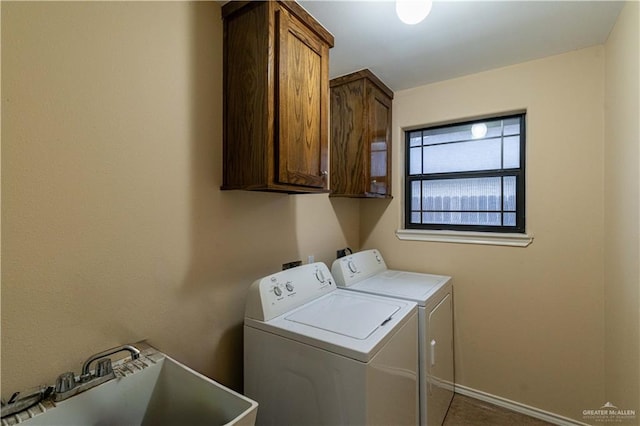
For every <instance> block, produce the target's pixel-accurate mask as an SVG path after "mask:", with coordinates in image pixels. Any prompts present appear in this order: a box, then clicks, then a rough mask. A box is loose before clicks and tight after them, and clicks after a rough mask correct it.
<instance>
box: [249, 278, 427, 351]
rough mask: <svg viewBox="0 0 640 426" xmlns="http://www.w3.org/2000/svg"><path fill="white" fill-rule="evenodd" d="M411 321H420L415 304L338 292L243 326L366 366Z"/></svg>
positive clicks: (361, 294) (358, 293)
mask: <svg viewBox="0 0 640 426" xmlns="http://www.w3.org/2000/svg"><path fill="white" fill-rule="evenodd" d="M409 321H416V322H417V305H416V303H415V302H411V301H408V300H400V299H392V298H388V297H383V296H379V295H373V294H366V293H361V292H355V291H350V290H343V289H336V290H334V291H332V292H331V293H329V294H326V295H324V296H321V297H319V298H317V299H315V300H313V301H311V302H308V303H306V304H304V305H302V306H300V307H299V308H296V309H294V310H291V311H289V312H287V313H284V314H282V315H280V316H278V317H276V318H273V319H271V320H268V321H260V320H257V319H255V318H248V317H245V319H244V324H245V327H252V328H256V329H259V330H263V331H265V332H268V333H271V334H274V335H278V336H281V337H284V338H287V339H290V340H294V341H298V342H301V343H303V344H307V345H310V346H314V347H316V348H319V349H322V350H326V351H329V352H333V353H336V354H339V355H342V356H345V357H348V358H352V359H355V360H357V361H361V362H365V363H366V362H369V361H370V360H371V359H373V357H374V356H375V355H376V354H377V353H378V351H379V350H380V349H381V348H382V347H384V346H385V344H387V342H389V341H391V340H392V339H393V336H394V335H395V334H396V333H397V331H398V330H400V328H402V327H403V326H404V325H405V324H407V323H408V322H409Z"/></svg>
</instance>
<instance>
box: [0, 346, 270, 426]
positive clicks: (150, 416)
mask: <svg viewBox="0 0 640 426" xmlns="http://www.w3.org/2000/svg"><path fill="white" fill-rule="evenodd" d="M136 346H139V344H137V345H136ZM113 369H114V371H115V373H116V378H115V379H112V380H110V381H108V382H106V383H103V384H101V385H98V386H96V387H94V388H92V389H89V390H87V391H84V392H82V393H79V394H77V395H75V396H73V397H71V398H69V399H66V400H64V401H61V402H53V401H51V400H47V401H44V402H43V403H40V404H38V405H36V406H34V407H32V408H31V409H29V410H27V411H23V412H21V413H18V414H16V415H13V416H10V417H5V418H3V419H2V425H3V426H6V425H13V424H18V423H20V424H23V423H24V424H28V425H46V426H54V425H65V426H66V425H95V426H98V425H100V426H107V425H113V426H126V425H154V426H155V425H212V426H218V425H238V426H241V425H242V426H244V425H254V424H255V419H256V412H257V408H258V404H257V403H256V402H255V401H252V400H250V399H249V398H247V397H245V396H243V395H240V394H239V393H237V392H234V391H233V390H231V389H228V388H226V387H225V386H223V385H221V384H219V383H217V382H215V381H213V380H211V379H209V378H207V377H205V376H203V375H202V374H199V373H198V372H196V371H194V370H192V369H190V368H188V367H187V366H185V365H183V364H181V363H179V362H178V361H176V360H174V359H172V358H170V357H168V356H167V355H165V354H163V353H161V352H158V351H157V350H155V349H154V348H151V347H149V346H147V347H146V349H143V350H142V352H141V355H140V358H139V359H138V360H135V361H133V360H129V361H126V362H125V361H121V362H118V363H115V364H114V367H113Z"/></svg>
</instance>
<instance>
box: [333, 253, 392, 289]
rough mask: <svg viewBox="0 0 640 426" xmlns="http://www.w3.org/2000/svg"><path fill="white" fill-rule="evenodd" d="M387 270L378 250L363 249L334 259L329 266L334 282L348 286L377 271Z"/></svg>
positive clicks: (341, 285)
mask: <svg viewBox="0 0 640 426" xmlns="http://www.w3.org/2000/svg"><path fill="white" fill-rule="evenodd" d="M386 270H387V265H386V264H385V263H384V259H383V258H382V255H381V254H380V252H379V251H378V250H375V249H374V250H365V251H360V252H358V253H353V254H351V255H349V256H345V257H341V258H340V259H336V260H335V261H334V262H333V265H332V266H331V273H332V274H333V276H334V278H335V280H336V283H337V284H338V286H340V287H349V286H352V285H353V284H355V283H357V282H359V281H362V280H364V279H367V278H369V277H371V276H373V275H375V274H377V273H380V272H383V271H386Z"/></svg>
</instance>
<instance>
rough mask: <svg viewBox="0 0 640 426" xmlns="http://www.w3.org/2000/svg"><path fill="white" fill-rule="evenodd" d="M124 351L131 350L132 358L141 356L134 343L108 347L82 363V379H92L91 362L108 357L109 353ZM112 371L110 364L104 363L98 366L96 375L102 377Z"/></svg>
mask: <svg viewBox="0 0 640 426" xmlns="http://www.w3.org/2000/svg"><path fill="white" fill-rule="evenodd" d="M123 351H129V353H130V354H131V359H138V358H140V351H139V350H138V349H136V348H135V347H134V346H132V345H122V346H118V347H117V348H111V349H107V350H106V351H103V352H99V353H97V354H94V355H91V356H90V357H89V358H88V359H87V360H86V361H85V362H84V364H83V365H82V373H81V374H80V381H85V380H87V379H91V372H90V371H89V367H90V366H91V363H92V362H93V361H97V360H99V359H101V358H104V357H108V356H109V355H113V354H116V353H118V352H123ZM109 364H110V363H109ZM98 370H101V371H98ZM111 371H112V370H111V366H110V365H109V367H106V366H104V364H103V366H101V367H98V368H96V377H100V376H101V375H104V374H105V373H106V374H109V373H110V372H111Z"/></svg>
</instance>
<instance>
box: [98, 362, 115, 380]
mask: <svg viewBox="0 0 640 426" xmlns="http://www.w3.org/2000/svg"><path fill="white" fill-rule="evenodd" d="M111 373H113V367H112V366H111V358H102V359H100V360H98V362H97V364H96V372H95V376H96V377H104V376H107V375H109V374H111Z"/></svg>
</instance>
